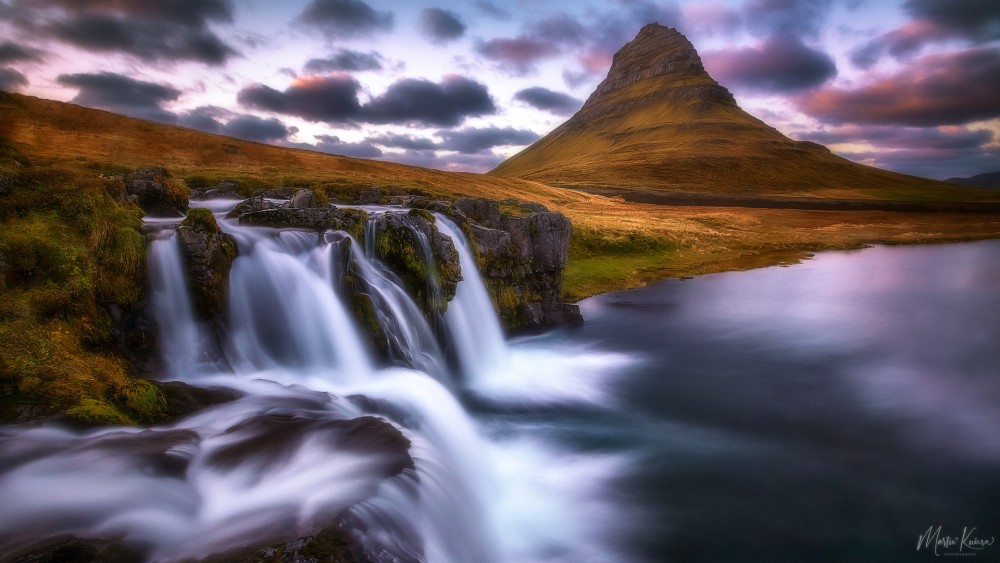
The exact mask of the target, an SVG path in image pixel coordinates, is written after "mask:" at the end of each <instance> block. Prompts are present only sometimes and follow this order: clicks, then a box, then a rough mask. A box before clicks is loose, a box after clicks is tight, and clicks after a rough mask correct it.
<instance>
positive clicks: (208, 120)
mask: <svg viewBox="0 0 1000 563" xmlns="http://www.w3.org/2000/svg"><path fill="white" fill-rule="evenodd" d="M232 115H233V112H231V111H229V110H227V109H225V108H220V107H218V106H199V107H196V108H194V109H192V110H190V111H187V112H184V113H180V114H178V115H177V124H178V125H183V126H184V127H191V128H192V129H198V130H199V131H205V132H208V133H221V132H222V128H223V126H222V122H221V121H220V119H225V118H229V117H232Z"/></svg>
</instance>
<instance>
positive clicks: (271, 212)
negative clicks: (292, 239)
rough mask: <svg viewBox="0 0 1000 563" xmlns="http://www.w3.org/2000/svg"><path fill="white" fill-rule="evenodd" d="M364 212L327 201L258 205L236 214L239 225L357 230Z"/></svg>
mask: <svg viewBox="0 0 1000 563" xmlns="http://www.w3.org/2000/svg"><path fill="white" fill-rule="evenodd" d="M244 203H246V202H244ZM240 205H243V204H242V203H241V204H240ZM367 216H368V214H367V213H365V212H364V211H361V210H359V209H341V208H338V207H333V206H332V205H327V206H324V207H312V208H293V207H276V208H270V209H262V210H260V211H250V212H248V213H243V214H241V215H240V216H239V218H240V224H241V225H254V226H257V227H276V228H293V229H317V230H326V229H333V230H338V231H347V232H348V233H351V234H355V233H358V234H360V232H361V231H362V230H363V229H364V224H365V218H366V217H367Z"/></svg>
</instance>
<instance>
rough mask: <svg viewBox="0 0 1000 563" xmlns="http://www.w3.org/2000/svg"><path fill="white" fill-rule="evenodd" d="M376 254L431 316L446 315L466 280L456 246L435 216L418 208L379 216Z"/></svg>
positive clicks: (374, 219)
mask: <svg viewBox="0 0 1000 563" xmlns="http://www.w3.org/2000/svg"><path fill="white" fill-rule="evenodd" d="M371 220H372V221H373V222H374V225H373V228H372V231H371V233H372V236H374V238H375V240H374V245H375V254H376V256H378V258H380V259H381V260H382V261H383V262H385V263H386V264H387V265H388V266H389V267H390V268H391V269H392V270H393V271H394V272H395V273H396V274H397V275H398V276H399V277H400V278H401V279H402V280H403V283H404V284H405V285H406V286H407V288H408V289H409V291H410V293H411V295H413V296H414V301H416V302H417V304H418V305H419V306H420V307H421V308H422V310H423V311H424V312H425V313H426V314H428V315H429V316H433V315H435V314H440V313H444V311H445V310H446V309H447V307H448V302H449V301H451V299H452V298H453V297H454V296H455V290H456V288H457V287H458V282H459V281H461V279H462V267H461V265H460V263H459V257H458V251H457V250H456V249H455V244H454V242H453V241H452V240H451V238H450V237H448V236H447V235H444V234H442V233H441V232H440V231H438V229H437V227H436V226H435V225H434V216H433V215H431V214H430V213H428V212H426V211H423V210H419V209H414V210H410V211H409V212H405V213H404V212H393V213H383V214H380V215H376V216H375V217H373V218H372V219H371Z"/></svg>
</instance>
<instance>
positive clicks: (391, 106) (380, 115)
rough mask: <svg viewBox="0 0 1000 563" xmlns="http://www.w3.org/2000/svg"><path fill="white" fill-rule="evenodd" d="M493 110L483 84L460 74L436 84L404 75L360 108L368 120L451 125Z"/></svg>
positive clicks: (374, 121)
mask: <svg viewBox="0 0 1000 563" xmlns="http://www.w3.org/2000/svg"><path fill="white" fill-rule="evenodd" d="M493 113H496V106H495V105H494V104H493V99H492V98H491V97H490V94H489V91H488V90H487V89H486V86H483V85H482V84H480V83H479V82H476V81H474V80H470V79H468V78H464V77H461V76H449V77H446V78H445V79H444V80H443V81H442V82H441V83H440V84H436V83H434V82H430V81H428V80H416V79H404V80H400V81H398V82H395V83H393V84H392V85H391V86H389V89H388V90H386V92H385V93H384V94H382V95H381V96H378V97H376V98H374V99H372V101H371V102H369V103H368V104H367V105H366V106H365V107H364V111H363V119H364V121H367V122H368V123H410V124H422V125H436V126H439V127H453V126H455V125H458V124H460V123H461V122H462V121H464V120H465V118H466V117H471V116H476V115H490V114H493Z"/></svg>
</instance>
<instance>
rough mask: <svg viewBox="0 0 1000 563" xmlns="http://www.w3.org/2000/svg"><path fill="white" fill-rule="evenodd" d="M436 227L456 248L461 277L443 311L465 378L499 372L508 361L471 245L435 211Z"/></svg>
mask: <svg viewBox="0 0 1000 563" xmlns="http://www.w3.org/2000/svg"><path fill="white" fill-rule="evenodd" d="M434 217H435V218H436V219H437V228H438V229H439V230H440V231H441V232H442V233H444V234H446V235H448V236H449V237H451V240H452V241H453V242H454V243H455V249H456V250H457V251H458V257H459V263H460V264H461V266H462V276H463V278H464V279H463V280H462V281H461V282H460V283H459V284H458V289H457V290H456V292H455V298H454V299H453V300H452V302H451V303H450V304H449V306H448V310H447V311H446V312H445V320H446V321H447V325H448V332H449V334H450V335H451V339H452V342H454V343H455V347H456V348H457V350H458V358H459V362H460V363H461V365H462V370H463V372H465V375H466V376H467V377H471V378H476V377H477V376H478V377H482V376H483V375H484V374H487V373H488V372H490V371H502V370H503V368H504V367H505V365H506V363H507V346H506V344H505V343H504V339H503V330H502V329H501V328H500V320H499V319H498V318H497V315H496V313H495V312H494V311H493V302H492V301H491V300H490V296H489V293H487V292H486V285H485V284H484V283H483V279H482V278H481V277H480V276H479V271H478V268H477V266H476V259H475V257H473V255H472V248H471V247H470V246H469V241H468V240H466V238H465V235H464V234H462V230H461V229H459V228H458V226H456V225H455V224H454V223H452V222H451V220H450V219H448V218H447V217H445V216H444V215H442V214H440V213H436V214H435V215H434Z"/></svg>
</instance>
